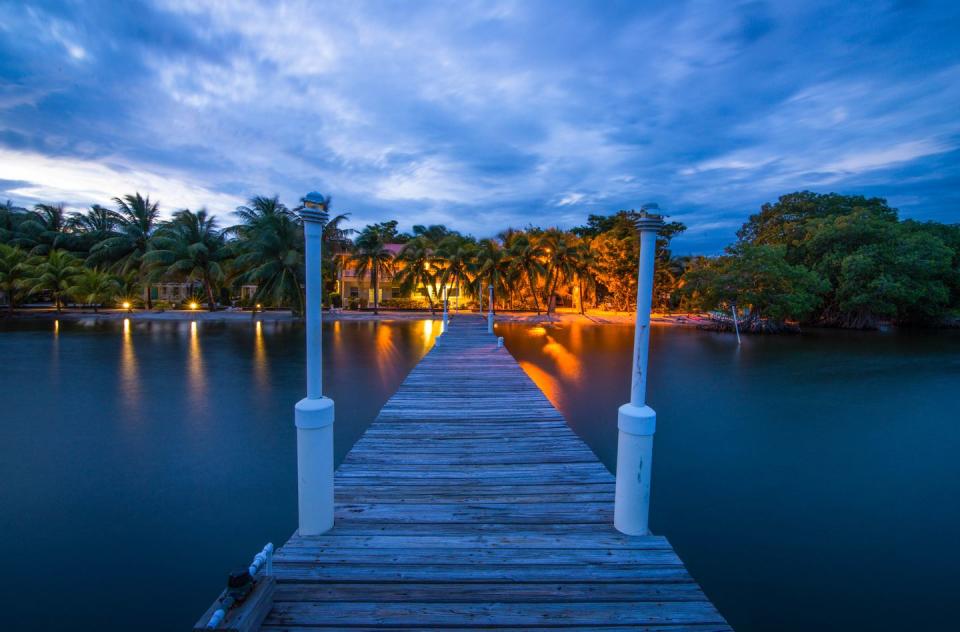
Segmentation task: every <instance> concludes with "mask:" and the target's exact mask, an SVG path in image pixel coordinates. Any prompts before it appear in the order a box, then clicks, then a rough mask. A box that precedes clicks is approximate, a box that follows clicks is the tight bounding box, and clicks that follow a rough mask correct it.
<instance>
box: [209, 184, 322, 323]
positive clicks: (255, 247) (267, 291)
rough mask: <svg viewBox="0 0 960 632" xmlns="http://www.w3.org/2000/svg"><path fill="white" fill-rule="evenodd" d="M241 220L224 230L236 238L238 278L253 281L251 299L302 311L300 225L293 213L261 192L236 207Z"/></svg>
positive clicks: (302, 274)
mask: <svg viewBox="0 0 960 632" xmlns="http://www.w3.org/2000/svg"><path fill="white" fill-rule="evenodd" d="M237 215H239V216H240V220H241V223H240V224H238V225H236V226H231V227H230V228H228V229H227V231H225V232H226V233H228V234H235V235H237V237H238V238H239V239H238V240H237V241H236V242H234V243H233V244H231V249H235V250H236V251H238V253H239V254H238V256H237V257H236V259H234V261H233V264H234V266H235V267H236V268H237V269H238V270H242V271H243V272H242V274H240V277H239V278H240V280H241V282H244V283H255V284H256V285H257V293H256V294H255V296H254V300H256V301H257V302H261V303H265V304H271V305H277V306H278V305H290V306H291V308H292V310H293V312H294V313H296V314H302V313H303V308H304V299H303V288H302V287H301V283H302V282H303V277H304V258H303V249H304V243H303V226H302V224H301V222H300V220H299V218H297V216H296V214H295V213H293V212H292V211H291V210H290V209H288V208H287V207H286V206H284V205H283V204H282V203H281V202H280V201H279V199H278V198H276V197H273V198H266V197H262V196H258V197H255V198H253V199H251V200H250V203H249V205H248V206H241V207H239V208H238V209H237Z"/></svg>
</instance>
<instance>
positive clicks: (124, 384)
mask: <svg viewBox="0 0 960 632" xmlns="http://www.w3.org/2000/svg"><path fill="white" fill-rule="evenodd" d="M122 341H123V342H122V345H123V346H122V348H121V352H120V385H121V390H122V391H123V400H124V404H125V405H126V406H127V407H128V408H129V409H130V410H131V411H133V410H134V409H135V408H136V405H137V401H138V400H139V397H140V372H139V368H138V367H137V354H136V351H135V350H134V348H133V332H132V331H131V326H130V319H129V318H124V319H123V338H122Z"/></svg>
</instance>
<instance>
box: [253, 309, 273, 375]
mask: <svg viewBox="0 0 960 632" xmlns="http://www.w3.org/2000/svg"><path fill="white" fill-rule="evenodd" d="M253 375H254V378H255V379H256V381H257V385H258V386H260V387H261V389H263V388H266V387H267V386H269V384H270V367H269V365H268V363H267V345H266V342H265V341H264V338H263V321H260V320H258V321H257V324H256V325H255V326H254V333H253Z"/></svg>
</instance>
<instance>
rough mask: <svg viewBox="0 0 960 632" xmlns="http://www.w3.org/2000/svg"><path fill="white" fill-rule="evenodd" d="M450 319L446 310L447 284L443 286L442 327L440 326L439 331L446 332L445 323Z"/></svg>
mask: <svg viewBox="0 0 960 632" xmlns="http://www.w3.org/2000/svg"><path fill="white" fill-rule="evenodd" d="M449 321H450V316H449V314H448V312H447V286H446V284H444V286H443V327H441V328H440V333H441V334H443V333H446V331H447V323H448V322H449Z"/></svg>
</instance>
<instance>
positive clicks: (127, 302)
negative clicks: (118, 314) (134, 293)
mask: <svg viewBox="0 0 960 632" xmlns="http://www.w3.org/2000/svg"><path fill="white" fill-rule="evenodd" d="M123 309H130V301H124V302H123Z"/></svg>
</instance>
